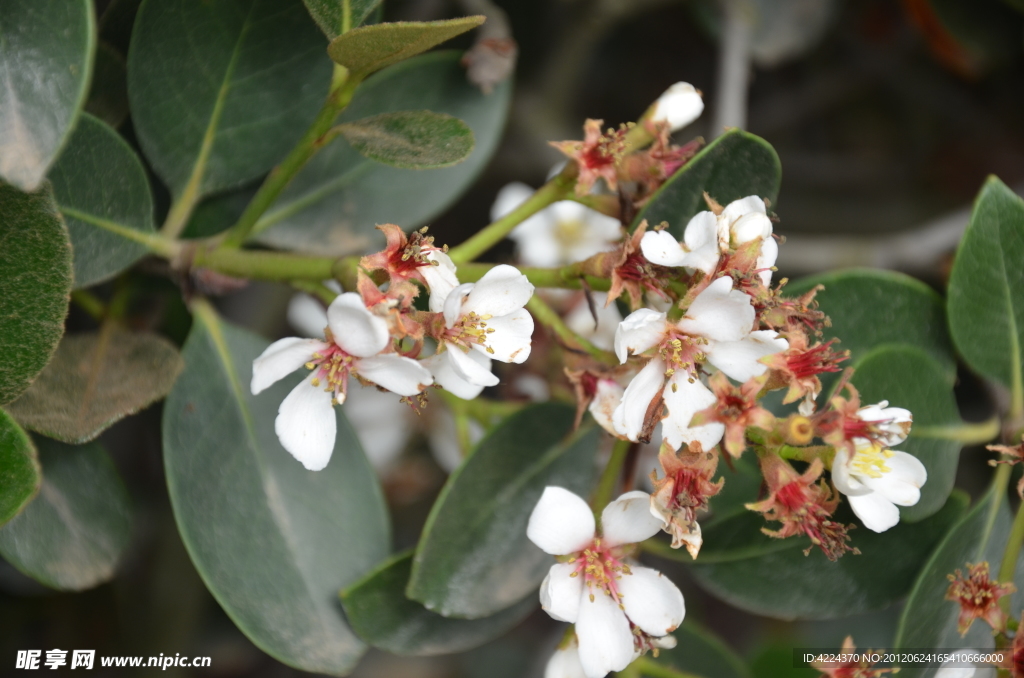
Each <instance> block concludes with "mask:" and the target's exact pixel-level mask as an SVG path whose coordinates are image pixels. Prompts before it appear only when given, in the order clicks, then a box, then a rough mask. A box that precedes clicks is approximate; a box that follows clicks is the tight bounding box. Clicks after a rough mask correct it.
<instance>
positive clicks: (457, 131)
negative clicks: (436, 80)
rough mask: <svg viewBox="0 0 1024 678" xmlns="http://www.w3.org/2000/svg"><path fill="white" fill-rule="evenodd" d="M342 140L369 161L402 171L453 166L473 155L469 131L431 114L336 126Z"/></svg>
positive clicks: (404, 114) (387, 115) (446, 117)
mask: <svg viewBox="0 0 1024 678" xmlns="http://www.w3.org/2000/svg"><path fill="white" fill-rule="evenodd" d="M339 129H340V131H341V134H342V135H343V136H344V137H345V140H346V141H348V142H349V143H350V144H352V147H353V148H355V149H356V150H357V151H359V152H360V153H362V154H363V155H364V156H366V157H367V158H369V159H371V160H376V161H377V162H379V163H383V164H385V165H390V166H392V167H402V168H405V169H436V168H439V167H451V166H452V165H457V164H458V163H460V162H462V161H463V160H465V159H466V158H468V157H469V154H470V153H472V152H473V144H474V141H473V130H471V129H470V128H469V126H468V125H466V123H464V122H462V121H461V120H459V119H458V118H455V117H452V116H450V115H446V114H444V113H434V112H432V111H396V112H394V113H381V114H380V115H374V116H371V117H369V118H363V119H361V120H354V121H352V122H347V123H345V124H343V125H340V126H339Z"/></svg>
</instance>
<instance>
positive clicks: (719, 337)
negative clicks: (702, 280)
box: [678, 276, 754, 341]
mask: <svg viewBox="0 0 1024 678" xmlns="http://www.w3.org/2000/svg"><path fill="white" fill-rule="evenodd" d="M678 325H679V329H681V330H682V331H684V332H686V333H687V334H693V335H696V336H701V337H707V338H708V339H713V340H715V341H738V340H739V339H742V338H743V337H745V336H746V335H747V334H748V333H749V332H750V329H751V327H753V325H754V306H753V305H752V304H751V303H750V297H749V296H748V295H747V294H744V293H743V292H742V291H740V290H734V289H733V288H732V278H730V277H728V276H726V277H723V278H718V279H717V280H715V281H714V282H713V283H711V284H710V285H708V286H707V287H705V288H704V290H703V291H702V292H701V293H700V294H698V295H697V298H696V299H694V300H693V303H692V304H690V308H688V309H687V311H686V315H685V316H683V319H682V320H680V321H679V323H678Z"/></svg>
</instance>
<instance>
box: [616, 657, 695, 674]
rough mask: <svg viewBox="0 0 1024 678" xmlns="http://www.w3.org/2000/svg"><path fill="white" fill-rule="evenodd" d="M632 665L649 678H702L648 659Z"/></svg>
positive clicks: (637, 661) (644, 658)
mask: <svg viewBox="0 0 1024 678" xmlns="http://www.w3.org/2000/svg"><path fill="white" fill-rule="evenodd" d="M633 663H634V664H635V665H636V666H637V668H638V669H640V673H641V674H642V675H644V676H650V678H704V677H703V676H699V675H697V674H696V673H688V672H686V671H680V670H678V669H673V668H670V667H668V666H662V665H661V664H659V663H657V662H656V661H654V660H653V659H651V658H650V657H640V658H639V659H637V660H636V661H635V662H633Z"/></svg>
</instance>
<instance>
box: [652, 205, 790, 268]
mask: <svg viewBox="0 0 1024 678" xmlns="http://www.w3.org/2000/svg"><path fill="white" fill-rule="evenodd" d="M758 238H760V240H761V249H760V252H759V254H758V257H757V261H756V262H755V264H754V266H755V268H756V269H757V270H758V271H760V273H759V276H760V277H761V280H762V282H764V284H765V285H768V284H769V283H771V280H772V272H771V267H772V266H774V265H775V260H776V259H777V258H778V256H779V244H778V243H777V242H775V239H774V238H773V237H772V222H771V220H770V219H769V218H768V214H767V212H766V210H765V206H764V201H763V200H762V199H761V198H759V197H757V196H756V195H750V196H747V197H746V198H741V199H739V200H734V201H733V202H731V203H729V204H728V205H726V206H725V209H723V210H722V213H721V214H720V215H718V216H715V214H714V213H713V212H699V213H698V214H696V215H694V217H693V218H692V219H690V222H689V223H688V224H687V225H686V230H685V231H684V232H683V242H682V243H680V242H678V241H677V240H676V239H675V238H674V237H672V234H671V233H669V232H668V231H664V230H662V231H648V232H647V233H645V234H644V237H643V239H642V240H641V241H640V250H641V251H642V252H643V253H644V257H646V258H647V260H648V261H650V262H651V263H654V264H659V265H661V266H686V267H688V268H695V269H699V270H701V271H704V272H705V273H707V274H711V273H714V272H715V269H716V268H717V267H718V262H719V260H720V259H721V257H722V255H724V254H728V253H729V251H730V250H731V249H735V248H737V247H739V246H741V245H744V244H745V243H748V242H751V241H753V240H756V239H758Z"/></svg>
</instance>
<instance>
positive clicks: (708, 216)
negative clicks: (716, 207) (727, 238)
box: [683, 212, 718, 252]
mask: <svg viewBox="0 0 1024 678" xmlns="http://www.w3.org/2000/svg"><path fill="white" fill-rule="evenodd" d="M683 244H684V245H686V249H688V250H689V251H691V252H692V251H694V250H697V249H700V248H702V247H706V246H708V245H714V247H715V249H718V217H716V216H715V214H714V212H697V214H695V215H693V216H692V217H690V221H689V222H687V224H686V229H685V230H684V231H683Z"/></svg>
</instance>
